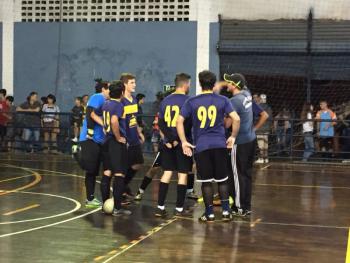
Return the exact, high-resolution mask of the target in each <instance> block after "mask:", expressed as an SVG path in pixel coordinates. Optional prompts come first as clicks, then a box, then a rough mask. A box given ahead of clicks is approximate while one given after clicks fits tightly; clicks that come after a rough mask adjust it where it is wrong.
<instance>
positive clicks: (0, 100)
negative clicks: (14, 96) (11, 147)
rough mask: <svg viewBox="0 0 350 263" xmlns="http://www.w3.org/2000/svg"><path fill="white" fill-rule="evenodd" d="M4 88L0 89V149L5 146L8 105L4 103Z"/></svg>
mask: <svg viewBox="0 0 350 263" xmlns="http://www.w3.org/2000/svg"><path fill="white" fill-rule="evenodd" d="M6 93H7V92H6V90H5V89H0V149H1V150H2V149H3V148H4V147H5V136H6V125H7V121H8V111H9V107H8V105H7V103H6V99H5V98H6Z"/></svg>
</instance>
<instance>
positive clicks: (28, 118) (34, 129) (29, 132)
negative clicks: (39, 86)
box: [17, 92, 41, 152]
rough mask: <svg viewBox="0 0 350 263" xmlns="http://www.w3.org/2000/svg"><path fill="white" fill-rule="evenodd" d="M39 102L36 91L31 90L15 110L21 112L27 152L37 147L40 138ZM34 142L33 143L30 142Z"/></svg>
mask: <svg viewBox="0 0 350 263" xmlns="http://www.w3.org/2000/svg"><path fill="white" fill-rule="evenodd" d="M40 108H41V105H40V102H39V101H38V93H36V92H31V93H30V94H29V96H28V97H27V101H26V102H23V103H22V104H21V105H19V106H18V107H17V112H20V113H23V115H25V116H21V119H22V125H23V127H24V129H23V140H24V141H25V149H26V151H27V152H34V151H36V150H38V148H39V145H38V143H39V138H40V114H39V112H40ZM31 142H34V143H31Z"/></svg>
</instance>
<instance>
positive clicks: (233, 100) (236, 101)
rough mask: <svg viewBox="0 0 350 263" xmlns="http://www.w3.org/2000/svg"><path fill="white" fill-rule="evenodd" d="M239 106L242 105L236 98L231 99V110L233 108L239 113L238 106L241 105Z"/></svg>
mask: <svg viewBox="0 0 350 263" xmlns="http://www.w3.org/2000/svg"><path fill="white" fill-rule="evenodd" d="M241 104H242V103H241V102H240V100H239V98H238V97H233V98H232V99H231V106H232V108H233V110H234V111H236V112H239V108H240V105H241Z"/></svg>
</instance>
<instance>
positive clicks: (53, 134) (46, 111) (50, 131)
mask: <svg viewBox="0 0 350 263" xmlns="http://www.w3.org/2000/svg"><path fill="white" fill-rule="evenodd" d="M55 103H56V97H55V96H54V95H52V94H50V95H48V96H47V104H44V105H43V108H42V112H43V115H42V116H43V117H42V127H43V130H44V152H48V151H49V150H52V151H51V152H52V153H57V134H58V133H59V127H60V123H59V112H60V109H59V107H58V106H57V105H56V104H55Z"/></svg>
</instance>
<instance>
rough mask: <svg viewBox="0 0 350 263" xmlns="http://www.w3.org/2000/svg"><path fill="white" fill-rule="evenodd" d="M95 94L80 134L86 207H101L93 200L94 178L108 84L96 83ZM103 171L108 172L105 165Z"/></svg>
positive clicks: (101, 140)
mask: <svg viewBox="0 0 350 263" xmlns="http://www.w3.org/2000/svg"><path fill="white" fill-rule="evenodd" d="M95 90H96V93H95V94H94V95H92V96H91V97H90V99H89V101H88V104H87V108H86V118H85V119H84V121H83V127H82V129H81V132H80V139H79V141H80V146H81V157H80V165H81V167H82V168H83V169H84V170H85V171H86V174H85V188H86V207H91V208H92V207H98V206H101V202H100V201H99V200H98V199H97V198H95V184H96V176H98V174H99V168H100V163H101V160H102V159H103V158H102V155H103V150H102V144H103V142H104V139H105V134H104V131H103V120H102V106H103V104H104V102H105V100H106V99H108V98H109V88H108V83H107V82H103V83H97V84H96V86H95ZM104 169H105V170H108V167H107V163H104Z"/></svg>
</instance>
